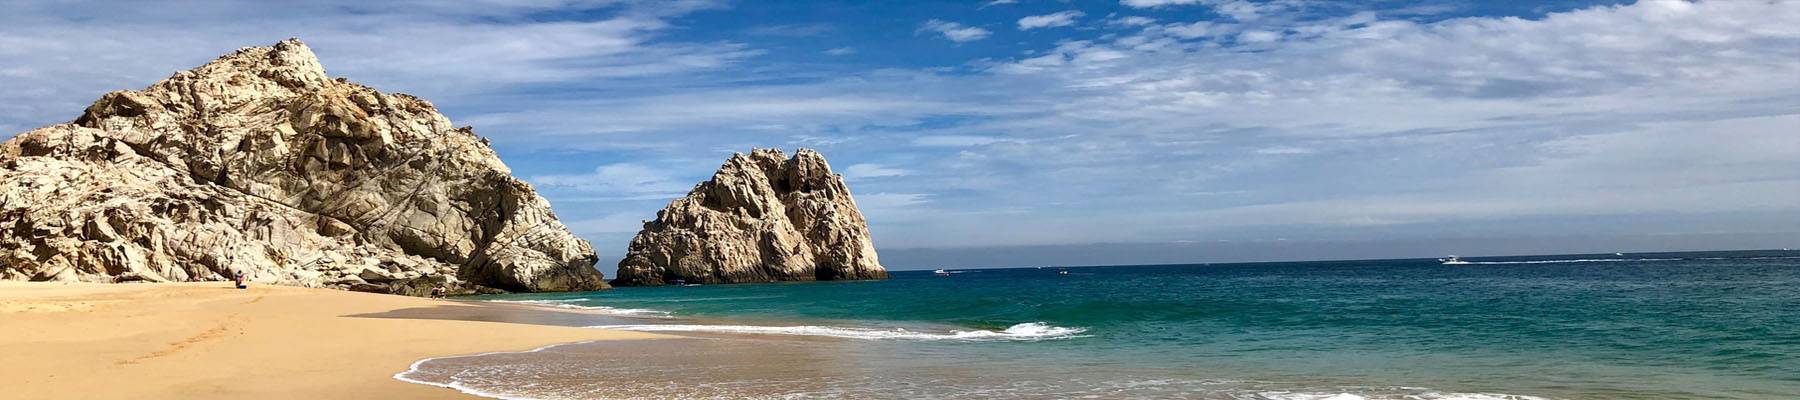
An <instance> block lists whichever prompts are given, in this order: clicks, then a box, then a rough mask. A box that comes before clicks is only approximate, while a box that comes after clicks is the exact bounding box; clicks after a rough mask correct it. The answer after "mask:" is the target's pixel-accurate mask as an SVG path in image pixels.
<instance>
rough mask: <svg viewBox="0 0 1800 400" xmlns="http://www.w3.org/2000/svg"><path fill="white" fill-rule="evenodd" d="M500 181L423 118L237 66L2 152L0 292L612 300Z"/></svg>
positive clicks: (433, 117)
mask: <svg viewBox="0 0 1800 400" xmlns="http://www.w3.org/2000/svg"><path fill="white" fill-rule="evenodd" d="M510 174H511V171H510V170H508V169H507V167H506V165H504V164H501V162H500V159H499V157H498V156H496V155H495V154H494V152H493V150H491V149H489V148H488V146H487V141H486V139H482V138H480V137H477V136H475V134H474V133H472V132H471V131H470V129H469V128H467V127H462V128H458V127H455V126H453V125H451V124H450V120H449V119H446V118H445V117H444V116H443V115H442V114H439V113H438V112H437V110H436V109H435V108H434V107H433V106H432V105H431V103H428V102H426V101H424V100H420V99H418V98H415V97H412V96H408V95H404V94H384V93H381V92H378V91H375V90H374V89H370V88H368V87H364V86H362V85H357V84H354V83H349V82H346V81H344V80H342V79H337V80H333V79H331V78H329V77H327V76H326V75H325V70H324V68H322V67H321V66H320V65H319V62H318V60H317V59H316V58H315V57H314V55H313V53H312V50H310V49H308V48H307V47H306V45H305V44H302V43H300V42H299V41H297V40H292V39H290V40H287V41H283V42H281V43H278V44H276V45H274V46H270V47H251V48H244V49H241V50H238V51H237V52H236V53H232V54H230V55H226V56H224V57H220V58H219V59H217V60H214V61H213V62H211V63H207V64H206V65H204V66H201V67H199V68H195V69H193V70H190V71H184V72H179V73H176V74H175V75H174V76H172V77H170V78H168V79H166V80H163V81H161V82H157V83H156V84H155V85H152V86H150V87H149V88H146V89H144V90H142V91H118V92H113V93H108V94H106V96H105V97H102V98H101V99H100V100H99V101H96V102H94V105H93V106H90V107H88V109H87V111H86V112H85V113H83V114H82V115H81V117H80V118H77V119H75V121H74V122H70V123H65V124H60V125H53V126H48V127H44V128H39V129H37V130H33V131H31V132H28V133H25V134H21V135H19V136H18V137H15V138H13V139H11V140H8V141H7V142H6V143H5V144H4V145H3V146H0V232H4V234H0V278H5V279H14V280H84V281H110V280H148V281H167V280H173V281H180V280H187V279H190V278H192V277H211V276H213V275H214V274H218V275H220V276H225V277H229V276H231V274H232V273H233V272H242V273H244V274H246V275H247V276H248V277H249V278H250V279H251V280H254V281H261V282H269V283H281V284H291V285H301V286H328V287H339V288H346V289H355V290H364V291H377V292H391V293H404V294H415V295H416V294H420V293H423V291H426V290H429V289H428V288H430V287H431V286H434V285H437V284H448V285H449V286H451V287H452V288H461V289H476V288H479V287H488V288H498V289H505V290H516V291H572V290H597V289H605V288H607V287H608V286H607V285H606V283H605V282H604V281H603V280H602V278H601V276H600V273H599V272H598V271H595V270H594V269H593V264H594V262H595V257H594V251H593V248H592V247H591V246H590V245H589V244H588V243H587V242H586V241H584V240H581V239H579V238H576V237H575V236H574V235H572V234H571V233H570V232H569V230H568V229H567V228H566V227H564V226H563V225H562V223H561V222H558V221H557V219H556V216H555V215H553V214H552V213H551V212H550V205H549V203H548V202H546V201H545V200H544V199H543V198H542V197H539V196H538V195H537V194H536V192H535V191H534V190H533V189H532V188H531V186H530V185H527V184H526V183H524V182H522V181H520V180H518V179H515V178H513V177H512V176H511V175H510Z"/></svg>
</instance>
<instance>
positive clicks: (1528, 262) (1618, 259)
mask: <svg viewBox="0 0 1800 400" xmlns="http://www.w3.org/2000/svg"><path fill="white" fill-rule="evenodd" d="M1682 260H1683V259H1680V258H1584V259H1578V260H1534V261H1466V260H1465V261H1466V262H1468V263H1469V264H1481V265H1493V264H1563V263H1590V262H1622V261H1682Z"/></svg>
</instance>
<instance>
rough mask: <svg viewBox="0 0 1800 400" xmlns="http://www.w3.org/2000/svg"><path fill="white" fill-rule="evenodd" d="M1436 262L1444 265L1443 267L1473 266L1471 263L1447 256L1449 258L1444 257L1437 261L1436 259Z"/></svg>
mask: <svg viewBox="0 0 1800 400" xmlns="http://www.w3.org/2000/svg"><path fill="white" fill-rule="evenodd" d="M1438 262H1440V263H1444V265H1468V264H1474V263H1472V262H1468V261H1463V260H1462V259H1460V258H1456V256H1449V257H1444V258H1439V259H1438Z"/></svg>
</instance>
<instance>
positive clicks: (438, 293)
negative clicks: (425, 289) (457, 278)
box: [431, 285, 444, 299]
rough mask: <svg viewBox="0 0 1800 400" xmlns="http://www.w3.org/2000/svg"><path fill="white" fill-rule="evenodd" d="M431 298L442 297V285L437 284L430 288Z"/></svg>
mask: <svg viewBox="0 0 1800 400" xmlns="http://www.w3.org/2000/svg"><path fill="white" fill-rule="evenodd" d="M431 298H432V299H442V298H444V285H437V287H434V288H431Z"/></svg>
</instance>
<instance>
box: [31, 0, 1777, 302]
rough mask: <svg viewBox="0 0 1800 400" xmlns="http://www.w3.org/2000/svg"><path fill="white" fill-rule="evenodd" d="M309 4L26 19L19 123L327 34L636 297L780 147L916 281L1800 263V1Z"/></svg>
mask: <svg viewBox="0 0 1800 400" xmlns="http://www.w3.org/2000/svg"><path fill="white" fill-rule="evenodd" d="M285 3H289V2H255V1H246V2H230V1H166V2H135V1H116V2H108V1H93V2H90V1H22V2H14V1H7V0H0V9H3V10H5V12H0V93H4V96H0V132H3V133H4V134H5V135H9V136H10V135H13V134H16V133H21V132H24V131H27V130H30V129H32V128H35V127H39V126H44V125H50V124H55V123H60V122H65V121H68V120H71V119H73V118H74V117H76V116H78V115H79V114H80V112H81V110H82V109H84V108H85V107H86V106H87V105H88V104H89V103H91V102H92V101H94V100H95V99H97V98H99V97H100V95H102V94H104V93H106V92H108V91H112V90H117V89H139V88H143V87H145V86H148V85H150V84H151V83H153V82H155V81H157V80H159V79H162V78H166V77H168V76H169V75H171V74H172V73H173V72H175V71H179V70H185V69H188V68H192V67H195V66H198V65H200V64H204V63H205V62H207V61H209V60H211V59H212V58H214V57H217V56H219V55H223V54H226V53H229V52H231V51H232V50H234V49H236V48H239V47H244V46H264V45H269V44H273V43H275V42H276V41H279V40H281V39H285V38H288V37H297V38H300V39H301V40H303V41H305V42H306V43H307V44H309V45H310V46H311V47H312V48H313V50H314V51H315V52H316V53H317V54H318V55H319V57H320V59H321V61H322V63H323V64H324V65H325V67H326V70H327V72H328V73H330V74H331V75H333V76H338V77H344V78H348V79H349V80H351V81H354V82H358V83H362V84H365V85H369V86H372V87H374V88H376V89H379V90H382V91H385V92H390V93H395V92H398V93H407V94H413V95H417V96H420V97H422V98H425V99H427V100H429V101H431V102H433V103H434V104H436V105H437V106H438V107H439V109H440V110H441V111H443V112H444V114H446V115H447V116H449V117H450V118H451V120H452V121H453V122H455V123H456V124H458V125H472V126H474V127H475V132H476V133H477V134H479V135H482V136H484V137H487V138H489V139H490V140H491V141H492V143H493V147H494V148H495V149H496V151H498V152H499V154H500V156H501V158H502V159H503V160H504V161H505V162H506V163H507V164H508V165H509V166H510V167H511V168H512V169H513V173H514V175H515V176H518V177H520V178H522V179H525V180H526V181H528V182H530V183H532V184H533V185H535V186H536V187H537V188H538V189H539V190H540V192H541V193H542V194H543V195H544V196H545V197H546V198H548V199H550V201H551V203H552V204H553V207H554V209H555V211H556V213H557V214H558V215H559V216H560V217H561V219H562V220H563V221H564V222H565V223H566V224H568V225H569V226H570V228H571V229H572V230H574V231H575V232H576V233H577V234H578V235H580V236H582V237H584V238H587V239H589V240H590V241H592V242H593V244H594V247H595V249H596V250H597V251H598V252H599V255H600V259H601V261H600V265H599V266H598V268H599V269H600V270H602V271H603V272H606V273H608V274H610V273H611V272H612V271H613V267H612V266H613V264H615V263H616V262H617V260H618V259H619V258H622V257H623V255H624V253H625V249H626V244H627V243H628V242H629V240H630V238H631V236H632V235H634V234H635V233H636V232H637V230H638V229H639V228H640V221H642V220H647V219H653V218H654V217H655V214H656V211H657V210H659V209H661V208H662V207H663V206H665V205H666V204H667V203H668V202H669V201H670V200H673V199H675V198H678V197H680V196H682V195H684V194H685V193H686V192H687V191H688V190H689V189H691V188H692V187H693V185H694V184H695V183H697V182H700V181H703V180H706V179H707V178H708V177H710V176H711V174H712V172H713V171H714V170H716V169H717V168H718V167H719V166H720V164H722V163H723V162H724V160H725V159H727V158H729V157H730V156H731V154H732V153H733V152H748V151H749V150H750V149H752V148H779V149H783V150H785V151H789V152H790V153H791V152H792V151H793V149H795V148H798V147H806V148H812V149H816V150H818V151H820V152H821V153H822V154H824V155H825V156H826V158H827V159H829V160H830V162H831V164H832V167H833V169H834V170H835V171H836V172H838V173H841V174H843V176H844V178H845V180H846V181H847V182H848V184H849V186H850V189H851V191H852V193H853V194H854V197H855V199H856V202H857V204H858V206H859V207H860V208H861V209H862V212H863V214H864V215H865V216H866V218H867V219H868V222H869V229H870V230H871V232H872V234H873V236H874V240H875V244H876V247H877V249H878V250H879V251H880V254H881V256H882V260H883V264H884V265H887V266H888V267H889V268H892V269H915V268H937V267H981V266H1015V265H1038V264H1059V265H1080V264H1144V263H1164V262H1167V263H1179V262H1223V261H1267V260H1303V259H1334V258H1400V257H1428V256H1440V255H1444V254H1462V255H1483V254H1495V255H1498V254H1531V253H1579V252H1613V251H1653V250H1701V249H1757V248H1779V247H1793V248H1800V233H1796V232H1800V22H1797V21H1800V1H1759V0H1734V1H1708V2H1682V1H1640V2H1619V1H1598V2H1590V1H1542V2H1493V1H1386V0H1358V1H1342V2H1313V1H1293V0H1273V1H1244V0H1117V1H1113V0H1108V1H1099V0H1096V1H1048V0H1042V1H1034V0H1016V1H1008V0H999V1H906V2H879V3H874V2H870V3H865V2H848V3H839V2H824V1H817V2H815V1H807V2H779V1H777V2H747V1H745V2H734V1H725V0H665V1H634V0H599V1H582V0H521V1H500V0H486V1H464V2H427V1H390V2H376V3H374V4H367V3H370V2H364V1H330V0H328V1H315V2H292V3H296V4H285ZM1059 260H1064V261H1067V262H1058V261H1059Z"/></svg>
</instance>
